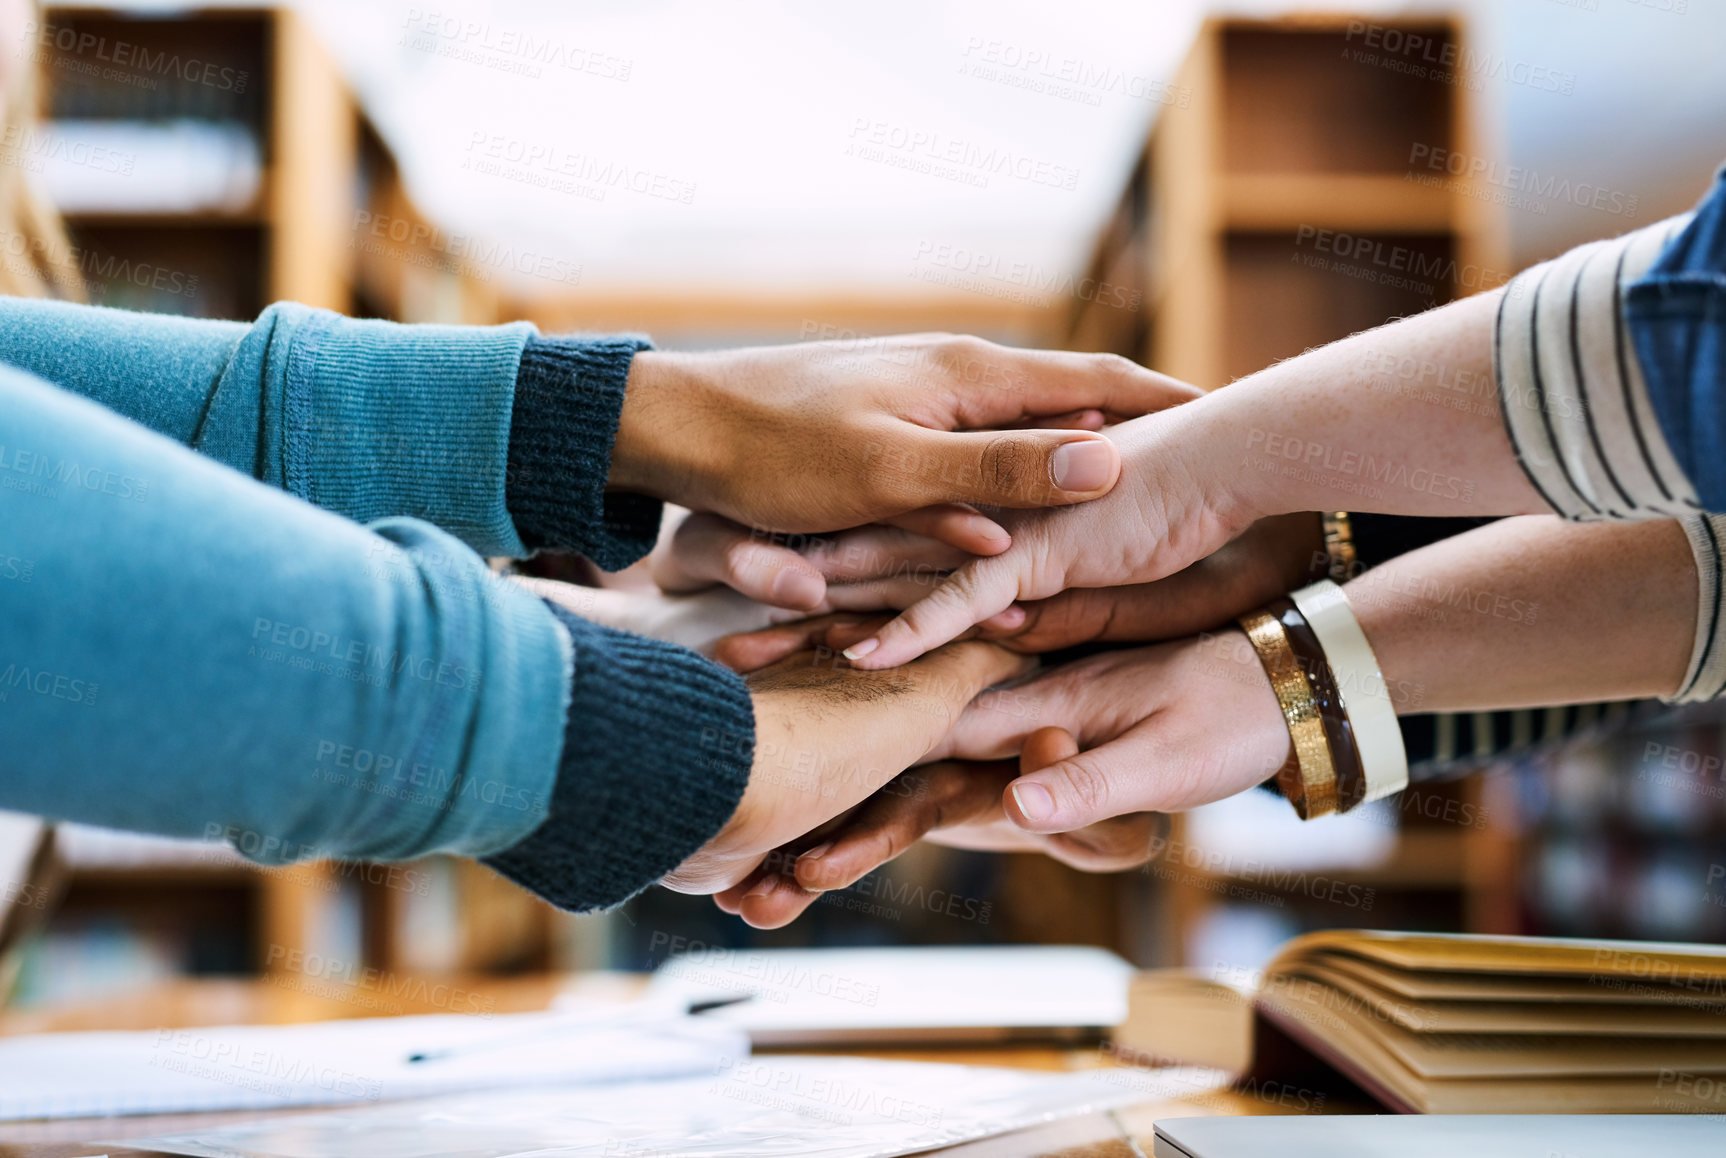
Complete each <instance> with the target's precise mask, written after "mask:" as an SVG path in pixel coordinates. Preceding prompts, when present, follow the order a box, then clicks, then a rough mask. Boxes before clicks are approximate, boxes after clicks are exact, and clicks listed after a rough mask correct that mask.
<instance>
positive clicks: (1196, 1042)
mask: <svg viewBox="0 0 1726 1158" xmlns="http://www.w3.org/2000/svg"><path fill="white" fill-rule="evenodd" d="M1252 1021H1253V992H1252V989H1251V988H1250V987H1249V986H1247V985H1244V984H1239V983H1235V982H1231V981H1228V980H1224V979H1219V978H1217V977H1214V976H1210V975H1207V974H1206V973H1204V972H1201V971H1200V970H1197V969H1149V970H1146V971H1145V972H1143V973H1140V974H1139V975H1138V976H1137V977H1134V978H1133V980H1132V984H1131V985H1130V986H1129V988H1128V990H1127V1016H1126V1019H1125V1020H1124V1021H1122V1022H1121V1024H1120V1026H1119V1027H1118V1028H1117V1029H1116V1030H1115V1032H1114V1033H1113V1034H1112V1035H1111V1037H1110V1041H1111V1043H1112V1045H1113V1047H1114V1053H1115V1056H1116V1060H1118V1061H1121V1062H1124V1063H1127V1064H1129V1065H1135V1066H1141V1067H1147V1068H1155V1067H1158V1066H1163V1065H1168V1064H1171V1063H1177V1064H1181V1065H1195V1066H1207V1067H1209V1068H1211V1069H1219V1070H1225V1071H1227V1072H1229V1073H1231V1074H1239V1073H1241V1072H1243V1071H1244V1070H1245V1069H1246V1068H1247V1066H1248V1064H1249V1063H1250V1062H1251V1061H1252Z"/></svg>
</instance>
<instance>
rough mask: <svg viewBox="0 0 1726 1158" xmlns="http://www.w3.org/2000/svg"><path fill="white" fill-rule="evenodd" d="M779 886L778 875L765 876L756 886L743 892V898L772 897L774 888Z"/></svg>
mask: <svg viewBox="0 0 1726 1158" xmlns="http://www.w3.org/2000/svg"><path fill="white" fill-rule="evenodd" d="M778 887H779V878H778V877H763V878H762V879H761V881H760V882H759V883H758V884H757V885H756V886H755V887H754V888H752V889H750V890H749V891H748V892H746V893H744V894H743V899H744V900H748V899H749V898H750V897H770V896H772V895H773V890H775V889H777V888H778Z"/></svg>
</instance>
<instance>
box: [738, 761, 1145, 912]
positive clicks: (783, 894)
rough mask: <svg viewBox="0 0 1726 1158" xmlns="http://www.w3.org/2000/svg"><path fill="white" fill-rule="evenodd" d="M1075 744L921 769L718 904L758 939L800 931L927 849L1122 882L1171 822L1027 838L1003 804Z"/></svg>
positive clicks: (1139, 820)
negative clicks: (892, 864)
mask: <svg viewBox="0 0 1726 1158" xmlns="http://www.w3.org/2000/svg"><path fill="white" fill-rule="evenodd" d="M1078 750H1079V747H1078V744H1077V743H1076V742H1075V741H1074V740H1073V737H1072V736H1071V735H1070V734H1068V733H1067V732H1065V731H1063V730H1062V729H1060V728H1042V729H1039V730H1038V731H1036V732H1033V733H1032V734H1031V735H1030V736H1028V737H1027V738H1026V740H1025V744H1024V747H1023V748H1022V749H1021V751H1020V754H1019V758H1018V759H1017V760H995V761H989V762H966V761H954V760H949V761H943V762H940V763H936V764H929V765H926V766H924V767H922V768H914V769H912V770H911V771H909V772H906V773H904V774H903V775H902V776H900V777H898V778H897V779H895V780H894V781H893V782H892V783H891V784H888V785H887V786H886V787H884V788H882V789H881V790H880V791H879V792H877V793H875V795H873V796H871V797H870V798H869V799H868V800H866V801H864V802H863V803H862V804H860V805H859V806H857V808H855V809H853V810H852V811H851V812H849V813H848V814H846V815H845V816H843V817H840V818H838V819H836V820H835V821H833V822H832V823H830V824H828V825H826V826H824V827H823V828H822V829H821V830H820V831H818V832H816V833H811V834H809V835H808V836H805V837H803V838H801V839H799V840H798V841H795V842H793V843H791V844H788V845H785V846H784V847H782V848H780V849H776V850H775V851H774V852H772V853H770V854H769V855H768V856H767V857H766V859H765V860H763V861H762V863H761V864H760V866H759V867H758V868H757V869H756V871H755V872H754V873H752V874H751V875H750V876H749V877H748V878H747V879H745V880H743V881H742V882H740V883H739V884H737V885H736V886H734V887H733V888H730V889H727V890H725V891H723V892H721V893H719V894H718V895H717V896H716V897H714V901H715V903H716V904H718V905H719V907H720V908H721V909H723V910H725V911H726V912H728V913H732V914H734V915H737V916H741V917H742V918H743V919H744V921H745V922H747V923H748V924H750V925H752V926H754V927H755V928H758V929H777V928H780V927H781V926H784V925H788V924H790V923H791V922H792V921H793V920H795V919H796V918H797V917H798V916H800V915H801V914H802V913H803V911H804V910H805V909H807V908H808V907H809V906H810V905H812V904H814V903H815V902H816V901H817V900H819V899H820V897H821V894H822V893H823V892H827V891H830V890H834V889H843V888H847V887H849V886H850V885H853V884H855V883H857V881H859V880H861V879H862V878H863V877H865V876H867V875H868V874H869V873H871V872H873V871H875V870H876V869H877V868H879V867H881V866H882V865H884V864H886V863H888V862H889V861H891V860H893V859H895V858H896V857H898V856H899V855H900V854H902V853H903V852H904V851H905V850H906V849H908V848H910V847H911V846H912V845H913V844H915V843H916V842H917V841H918V840H922V839H927V840H930V841H932V842H934V843H936V844H945V845H948V846H950V847H953V848H967V849H978V850H983V851H990V852H1040V853H1044V854H1046V855H1048V856H1050V857H1052V858H1054V859H1055V860H1058V861H1060V862H1061V863H1063V864H1067V865H1071V866H1072V867H1074V868H1077V869H1081V870H1083V871H1085V872H1120V871H1123V870H1125V869H1130V868H1136V867H1138V866H1139V865H1142V864H1144V863H1145V862H1147V861H1149V860H1152V859H1154V858H1155V856H1156V855H1157V853H1158V852H1160V851H1161V849H1162V847H1163V846H1164V845H1165V844H1166V843H1167V832H1168V818H1167V817H1166V816H1164V815H1162V814H1160V813H1154V812H1139V813H1132V814H1129V815H1125V816H1117V817H1112V818H1110V819H1109V820H1106V821H1103V822H1101V823H1098V824H1093V825H1089V826H1087V827H1085V828H1081V829H1077V830H1075V831H1072V832H1063V833H1052V834H1047V835H1044V834H1037V833H1030V832H1026V831H1025V830H1024V829H1022V828H1020V827H1018V826H1017V825H1015V824H1014V823H1013V822H1012V821H1011V820H1010V819H1009V818H1008V815H1007V812H1006V809H1005V808H1004V806H1003V801H1004V800H1005V799H1006V794H1007V789H1008V787H1009V785H1011V784H1012V782H1013V781H1014V780H1015V779H1017V778H1018V777H1019V776H1020V775H1024V774H1028V773H1030V772H1034V771H1037V770H1038V769H1041V768H1044V767H1046V766H1048V765H1050V764H1054V763H1057V762H1059V761H1061V760H1065V759H1068V758H1070V757H1072V756H1074V755H1076V754H1077V753H1078Z"/></svg>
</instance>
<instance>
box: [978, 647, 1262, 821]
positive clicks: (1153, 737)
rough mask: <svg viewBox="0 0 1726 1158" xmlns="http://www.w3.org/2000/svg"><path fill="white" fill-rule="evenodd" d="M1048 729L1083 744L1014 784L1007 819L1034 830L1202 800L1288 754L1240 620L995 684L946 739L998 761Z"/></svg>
mask: <svg viewBox="0 0 1726 1158" xmlns="http://www.w3.org/2000/svg"><path fill="white" fill-rule="evenodd" d="M1046 726H1054V727H1058V728H1064V729H1066V730H1067V731H1068V732H1070V733H1072V735H1073V736H1074V737H1075V738H1076V739H1077V740H1078V742H1079V744H1080V746H1081V748H1082V749H1083V750H1082V751H1080V752H1078V753H1077V754H1075V755H1070V756H1067V757H1065V758H1062V759H1060V760H1057V761H1055V762H1054V763H1052V764H1049V765H1048V766H1046V767H1044V768H1041V769H1039V770H1038V771H1036V772H1032V773H1029V774H1027V775H1024V776H1021V777H1019V778H1018V779H1017V780H1015V781H1013V783H1012V785H1011V786H1010V788H1009V790H1008V792H1007V796H1006V810H1007V816H1008V818H1009V819H1010V820H1011V821H1012V822H1013V823H1014V824H1015V825H1017V826H1018V827H1020V828H1023V829H1025V830H1026V831H1028V832H1035V833H1054V832H1066V831H1071V830H1073V829H1077V828H1083V827H1084V826H1086V825H1091V824H1096V823H1097V822H1099V821H1102V820H1106V819H1108V818H1109V817H1113V816H1122V815H1126V814H1129V813H1136V812H1147V811H1148V812H1179V811H1182V810H1184V809H1188V808H1196V807H1198V806H1199V805H1201V804H1208V803H1210V802H1211V801H1213V800H1221V799H1223V798H1224V797H1227V796H1233V795H1234V794H1236V793H1237V792H1241V791H1244V790H1245V789H1248V788H1251V787H1253V786H1254V785H1257V784H1261V783H1263V782H1264V781H1266V780H1268V779H1270V778H1271V777H1272V776H1274V775H1275V774H1276V772H1277V770H1278V769H1279V768H1281V767H1282V766H1283V763H1284V761H1286V760H1287V758H1288V754H1289V733H1288V727H1287V725H1286V724H1285V723H1284V721H1283V715H1282V709H1281V707H1280V706H1279V704H1278V703H1277V698H1276V694H1275V693H1274V692H1273V691H1272V690H1271V685H1270V680H1269V679H1268V678H1267V677H1266V676H1265V674H1264V669H1263V667H1262V666H1261V665H1260V663H1259V659H1258V656H1257V654H1256V653H1255V652H1254V651H1253V648H1252V644H1251V643H1250V642H1248V640H1247V638H1246V635H1245V634H1244V633H1243V632H1241V631H1239V630H1236V629H1233V628H1231V629H1229V630H1227V631H1223V632H1219V633H1218V634H1216V635H1212V636H1198V637H1194V638H1191V639H1183V640H1178V641H1176V642H1173V643H1162V644H1157V645H1155V646H1152V647H1144V648H1133V649H1126V650H1120V651H1111V652H1105V653H1102V654H1100V655H1094V656H1090V657H1087V658H1085V659H1082V660H1078V661H1076V662H1074V663H1070V664H1065V665H1063V666H1061V667H1058V668H1053V669H1051V670H1049V671H1047V672H1043V673H1041V674H1039V675H1038V676H1036V677H1035V678H1034V679H1031V680H1029V681H1027V682H1025V683H1022V684H1019V685H1017V686H1015V687H1012V688H1008V689H1002V690H998V691H992V692H988V693H985V694H984V695H982V696H979V697H978V699H977V700H976V702H975V703H973V704H972V705H971V707H969V708H968V709H967V710H966V711H965V714H964V716H963V717H962V718H961V719H960V720H959V722H958V724H957V725H955V727H954V729H953V733H952V735H951V736H950V737H949V738H948V740H947V743H946V744H945V745H944V747H945V748H946V750H947V752H948V754H949V755H950V756H952V757H955V758H959V759H969V760H993V759H1000V758H1002V757H1003V756H1007V755H1010V754H1012V753H1013V752H1016V751H1018V750H1020V748H1021V747H1022V746H1023V745H1024V743H1025V742H1026V740H1027V738H1028V736H1029V734H1030V733H1031V732H1032V731H1035V730H1037V729H1039V728H1042V727H1046Z"/></svg>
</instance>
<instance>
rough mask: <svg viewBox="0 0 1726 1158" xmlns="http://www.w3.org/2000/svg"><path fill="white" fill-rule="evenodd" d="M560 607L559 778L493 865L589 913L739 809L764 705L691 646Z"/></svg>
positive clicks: (663, 866) (691, 848) (708, 835)
mask: <svg viewBox="0 0 1726 1158" xmlns="http://www.w3.org/2000/svg"><path fill="white" fill-rule="evenodd" d="M548 606H549V605H548ZM552 613H553V614H555V615H556V616H557V617H558V619H559V620H560V621H561V622H562V623H563V624H564V626H565V627H567V628H568V629H569V634H570V638H571V640H572V642H573V644H574V649H575V672H574V677H573V680H572V690H571V695H570V704H569V717H568V720H567V723H566V724H565V726H564V742H563V756H562V758H561V760H560V761H559V764H558V773H557V783H556V785H555V786H554V787H553V789H552V796H551V805H550V809H549V811H548V814H547V817H546V820H545V823H543V824H541V825H540V826H539V827H538V828H537V829H535V830H534V831H533V833H532V834H531V835H529V836H528V837H527V839H525V840H523V841H522V842H521V843H520V844H517V845H515V846H514V847H512V848H509V849H506V850H504V851H503V852H500V853H497V854H496V855H493V856H490V857H486V858H485V863H486V864H488V865H490V866H491V867H492V868H494V869H496V870H497V871H498V872H500V873H502V874H503V875H504V876H506V877H509V878H510V879H511V880H513V881H515V882H516V883H517V884H519V885H522V886H523V887H525V888H528V889H531V890H533V891H534V892H535V893H538V894H539V895H540V896H541V897H544V898H545V899H546V900H548V901H550V902H551V903H552V904H554V905H556V906H558V907H559V908H563V909H573V910H576V911H578V912H584V911H588V910H592V909H603V908H609V907H611V906H613V905H618V904H621V903H622V902H624V901H626V900H628V899H629V898H630V897H632V896H634V895H635V894H636V893H638V892H640V891H641V890H642V889H645V888H646V887H647V886H649V885H651V884H653V883H654V882H655V881H657V880H659V879H660V878H661V877H663V876H665V875H666V874H667V873H669V872H670V871H671V870H672V869H674V868H676V867H677V866H678V865H679V864H682V863H683V861H684V860H686V859H688V857H689V856H690V854H691V853H693V852H695V851H696V850H697V849H699V848H700V847H701V846H702V845H704V844H706V843H707V842H708V841H709V840H711V839H712V838H713V837H714V835H715V834H716V833H718V831H719V830H720V828H722V827H723V826H724V825H725V822H726V821H727V820H729V819H730V818H731V814H732V813H733V812H735V811H736V809H737V802H738V801H739V800H741V799H742V798H743V790H744V788H746V787H747V786H748V784H749V769H750V767H751V765H752V764H753V763H754V759H755V712H754V707H753V705H752V704H751V702H750V699H749V692H748V690H747V689H745V687H744V686H743V681H742V679H740V678H739V677H738V676H737V675H735V674H734V673H732V672H730V671H727V670H726V669H725V668H722V667H720V666H719V665H718V664H716V663H713V662H712V661H710V660H706V659H703V658H701V657H700V656H698V655H696V654H695V653H694V652H692V651H688V650H686V649H684V648H681V647H677V646H676V645H674V644H669V643H661V642H659V641H658V640H653V639H646V638H643V637H641V636H637V635H630V634H629V633H627V632H622V631H614V630H612V629H611V628H608V627H601V626H599V625H598V624H594V623H589V622H588V621H586V620H584V619H581V618H579V617H577V616H574V615H571V614H570V613H568V612H567V611H564V610H563V609H562V608H559V607H555V606H553V607H552Z"/></svg>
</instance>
